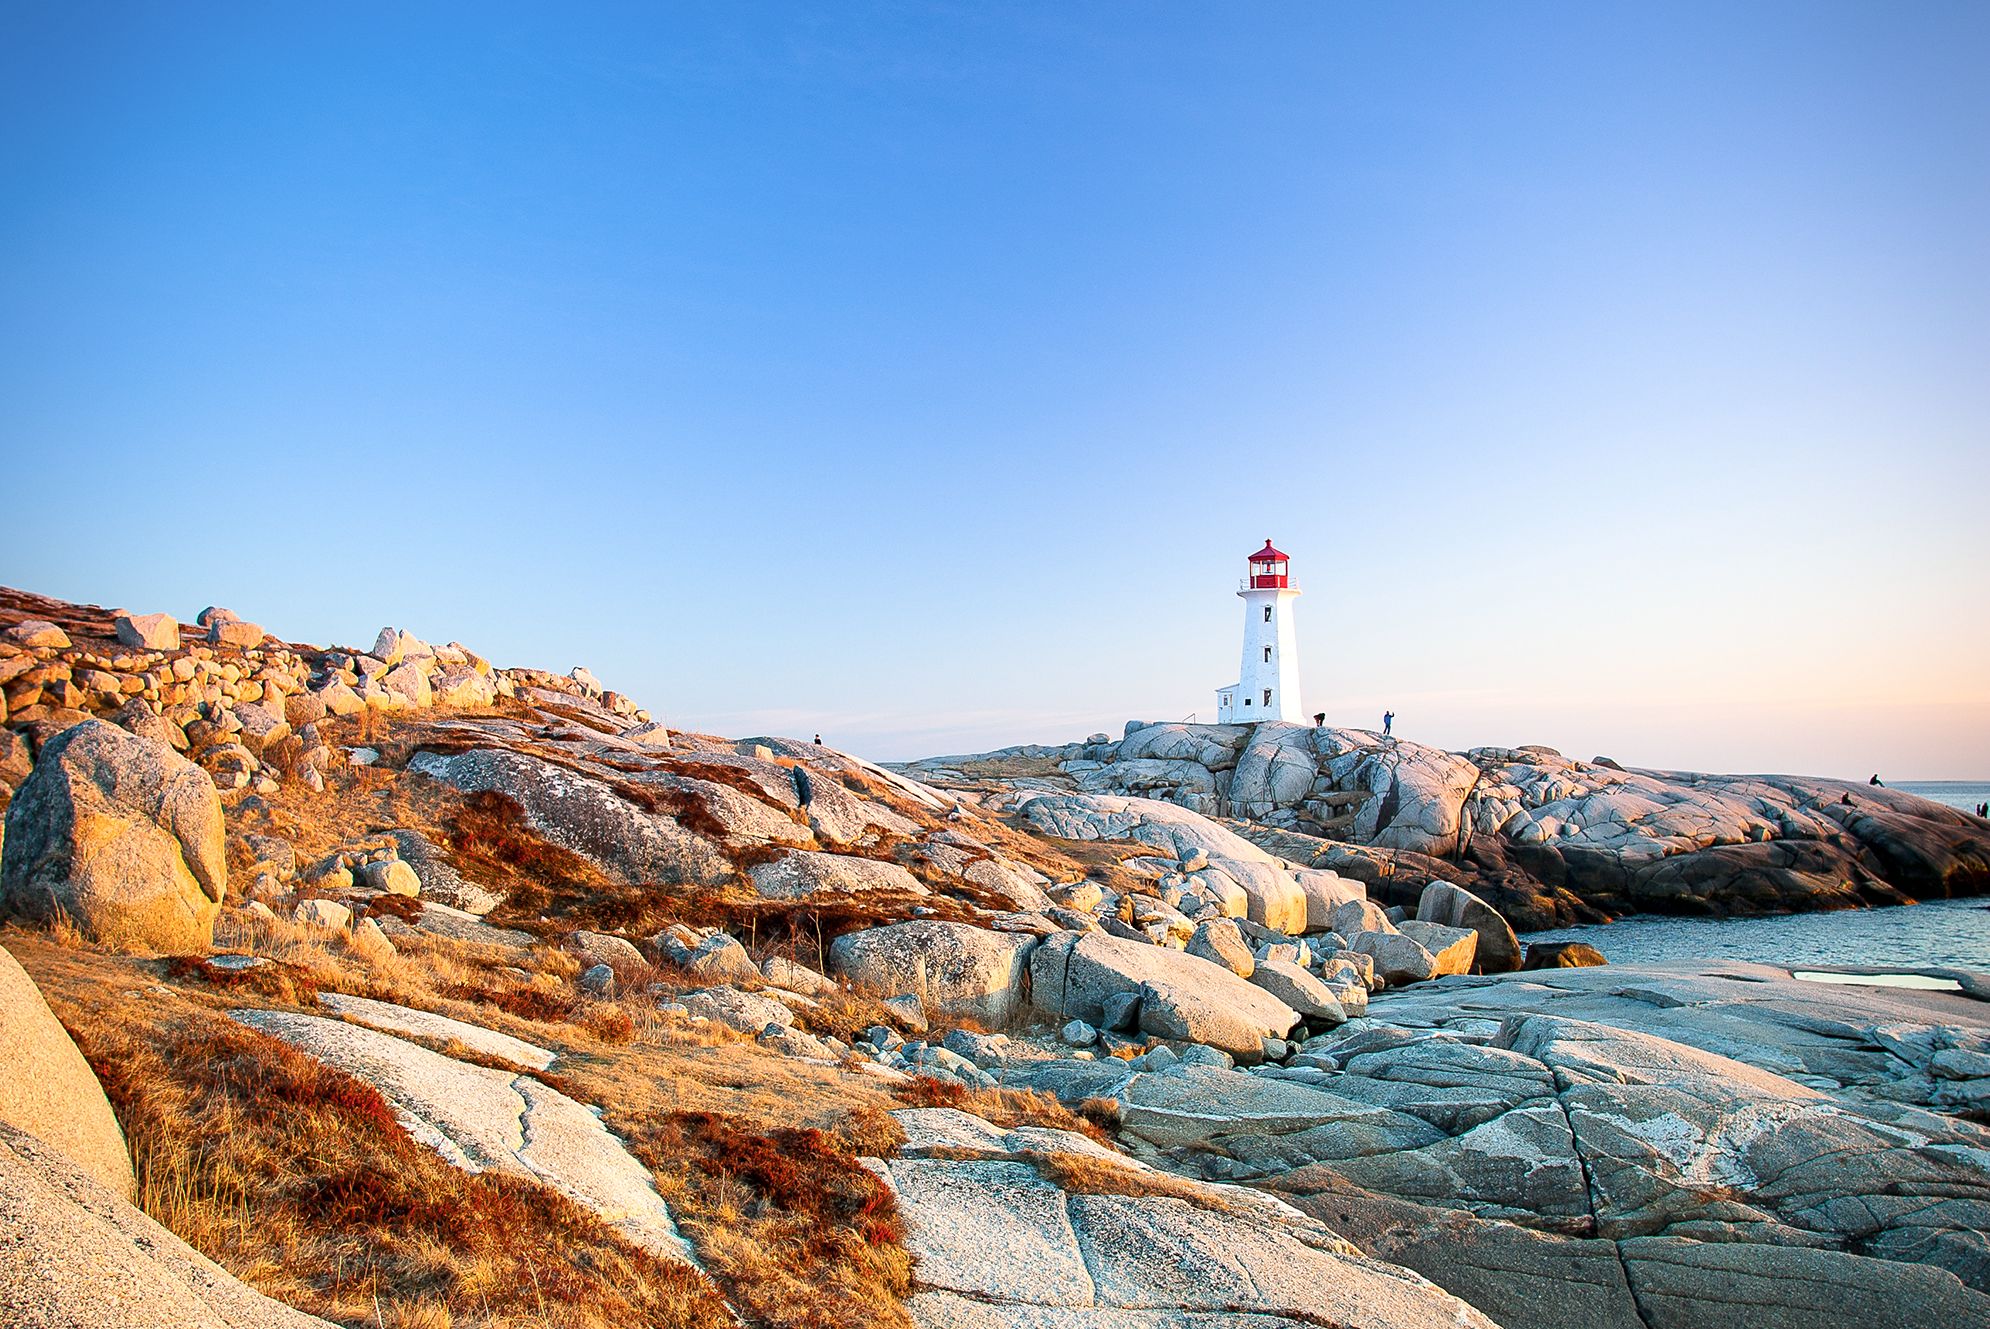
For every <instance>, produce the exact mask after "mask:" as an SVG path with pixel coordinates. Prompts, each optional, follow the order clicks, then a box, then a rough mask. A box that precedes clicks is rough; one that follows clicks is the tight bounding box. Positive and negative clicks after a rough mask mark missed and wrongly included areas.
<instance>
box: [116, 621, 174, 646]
mask: <svg viewBox="0 0 1990 1329" xmlns="http://www.w3.org/2000/svg"><path fill="white" fill-rule="evenodd" d="M113 626H115V627H116V629H117V639H118V643H119V644H120V645H123V646H133V647H136V648H138V649H139V650H143V651H177V650H178V649H180V623H179V620H178V619H176V618H174V617H173V616H172V615H171V614H119V615H118V616H117V619H116V620H115V622H114V624H113Z"/></svg>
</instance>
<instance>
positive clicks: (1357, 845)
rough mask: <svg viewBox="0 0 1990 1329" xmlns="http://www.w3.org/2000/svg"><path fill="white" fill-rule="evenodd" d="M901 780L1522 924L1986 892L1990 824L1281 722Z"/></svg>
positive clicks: (1870, 799) (940, 770)
mask: <svg viewBox="0 0 1990 1329" xmlns="http://www.w3.org/2000/svg"><path fill="white" fill-rule="evenodd" d="M905 769H906V770H907V771H908V772H910V773H912V774H915V775H919V776H921V777H922V778H929V779H931V780H933V781H934V782H936V783H938V784H941V785H946V784H950V783H951V784H967V785H976V784H980V785H987V784H989V783H997V784H1000V783H1013V785H1014V786H1015V787H1016V788H1017V789H1018V790H1022V791H1025V792H1026V793H1036V792H1040V791H1043V790H1046V789H1048V790H1051V791H1052V792H1053V793H1055V792H1060V791H1064V790H1068V791H1072V792H1076V793H1082V794H1087V795H1138V796H1140V797H1143V798H1149V799H1160V800H1166V801H1168V802H1171V803H1174V804H1177V805H1179V806H1181V807H1184V808H1187V809H1190V810H1192V811H1195V812H1199V813H1203V814H1205V815H1209V816H1228V817H1235V818H1242V819H1245V820H1246V821H1248V822H1249V823H1252V824H1254V825H1257V826H1262V827H1265V828H1268V829H1272V830H1280V831H1286V832H1293V833H1303V834H1304V835H1305V836H1306V837H1309V838H1310V840H1311V843H1312V844H1313V845H1314V846H1315V848H1314V849H1313V851H1312V852H1311V853H1309V854H1306V855H1304V856H1302V855H1301V854H1300V853H1298V852H1297V851H1296V847H1294V846H1288V847H1287V848H1285V849H1281V850H1280V851H1279V852H1280V853H1281V856H1283V857H1286V858H1289V859H1293V860H1295V861H1298V862H1300V863H1301V864H1302V865H1303V866H1308V867H1316V866H1317V867H1331V868H1334V869H1336V870H1338V871H1340V872H1342V873H1343V874H1344V875H1351V876H1358V877H1360V878H1361V879H1362V880H1364V881H1367V882H1369V883H1370V884H1371V886H1375V885H1378V884H1386V885H1387V887H1388V891H1387V892H1386V893H1387V894H1389V896H1390V900H1389V902H1390V903H1402V904H1405V905H1411V906H1414V904H1415V902H1416V893H1417V892H1418V891H1420V890H1421V889H1422V887H1423V886H1424V885H1425V884H1426V883H1427V882H1429V881H1432V880H1443V881H1449V882H1452V883H1453V884H1457V885H1460V886H1463V887H1465V888H1466V889H1467V890H1469V891H1471V892H1472V893H1473V894H1475V895H1477V896H1479V897H1480V898H1481V899H1483V900H1485V901H1486V902H1487V903H1488V904H1489V905H1491V906H1493V907H1495V908H1497V909H1498V910H1499V911H1500V912H1501V913H1502V914H1504V915H1505V916H1506V917H1507V918H1508V919H1510V920H1512V921H1513V922H1514V923H1515V924H1516V925H1517V926H1519V927H1521V928H1522V929H1526V930H1531V929H1535V928H1544V927H1552V926H1555V925H1557V924H1558V923H1561V924H1565V923H1571V922H1581V921H1596V920H1598V919H1600V918H1602V917H1606V916H1614V915H1618V914H1624V913H1631V912H1637V911H1655V912H1672V913H1700V914H1739V913H1764V912H1788V911H1791V910H1803V909H1838V908H1849V907H1854V906H1858V905H1863V904H1876V903H1901V902H1903V901H1906V900H1911V899H1931V898H1941V897H1946V896H1951V895H1960V894H1975V893H1980V892H1983V891H1986V890H1990V824H1986V823H1984V822H1983V821H1982V820H1981V819H1977V818H1971V817H1969V816H1967V815H1965V814H1963V813H1961V812H1958V811H1956V810H1954V809H1951V808H1946V807H1943V806H1941V805H1939V804H1935V803H1931V802H1929V801H1928V800H1926V799H1921V798H1917V797H1915V796H1913V795H1911V794H1905V793H1901V792H1899V791H1896V790H1892V789H1885V788H1878V787H1874V786H1871V785H1867V784H1863V783H1851V782H1846V781H1840V780H1830V779H1822V778H1814V777H1806V776H1785V775H1707V774H1698V773H1692V772H1682V771H1658V770H1635V769H1626V768H1625V767H1622V766H1620V765H1618V764H1616V763H1614V762H1607V761H1603V760H1600V759H1599V760H1598V761H1594V762H1581V761H1573V760H1570V759H1569V758H1566V757H1563V756H1562V755H1561V754H1560V753H1557V752H1555V751H1554V750H1553V749H1550V748H1542V747H1523V748H1475V749H1472V750H1471V751H1469V752H1463V753H1451V752H1443V751H1439V750H1438V749H1435V748H1430V747H1426V746H1423V745H1421V744H1417V743H1413V742H1410V741H1408V740H1405V739H1398V738H1382V737H1380V736H1378V735H1375V734H1372V733H1367V732H1365V731H1361V730H1351V729H1335V728H1327V727H1321V728H1307V727H1304V726H1299V725H1292V724H1283V723H1268V724H1261V725H1257V726H1254V727H1251V726H1237V725H1180V724H1164V725H1143V724H1139V723H1137V722H1135V723H1132V724H1129V725H1128V727H1127V734H1126V736H1125V738H1123V739H1121V740H1119V741H1117V742H1112V741H1105V742H1087V743H1083V744H1070V745H1067V746H1065V747H1061V748H1044V747H1031V748H1016V749H1006V750H1004V751H1002V752H996V753H984V754H980V755H978V756H974V757H938V758H932V759H929V760H927V761H921V762H914V763H911V764H910V765H908V766H907V767H906V768H905ZM1018 772H1026V774H1021V775H1019V774H1018ZM1254 838H1256V837H1254ZM1498 949H1499V948H1498V947H1495V951H1496V952H1497V951H1498ZM1498 962H1499V957H1497V956H1496V957H1495V963H1498Z"/></svg>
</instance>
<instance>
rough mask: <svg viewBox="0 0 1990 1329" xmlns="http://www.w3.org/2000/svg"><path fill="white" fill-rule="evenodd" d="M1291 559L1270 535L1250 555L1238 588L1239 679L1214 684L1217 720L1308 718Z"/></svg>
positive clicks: (1254, 721)
mask: <svg viewBox="0 0 1990 1329" xmlns="http://www.w3.org/2000/svg"><path fill="white" fill-rule="evenodd" d="M1290 562H1291V560H1290V559H1289V558H1288V557H1287V556H1286V555H1285V554H1283V553H1281V552H1280V551H1279V550H1277V549H1275V548H1273V547H1272V543H1271V541H1269V540H1266V541H1265V542H1264V548H1263V549H1260V550H1258V552H1257V553H1255V554H1252V555H1251V557H1250V575H1249V576H1247V577H1245V578H1244V582H1243V584H1242V585H1241V586H1239V587H1238V588H1237V594H1238V596H1239V597H1240V598H1241V599H1242V600H1243V602H1244V661H1243V667H1242V668H1241V669H1240V670H1239V671H1238V674H1237V681H1236V682H1235V683H1232V684H1231V685H1230V686H1229V687H1227V688H1218V689H1217V690H1216V722H1217V723H1218V724H1257V723H1259V722H1260V721H1263V720H1291V721H1293V722H1294V723H1303V722H1304V721H1305V718H1306V710H1305V707H1304V706H1303V705H1301V703H1300V699H1299V637H1298V634H1297V633H1296V632H1295V631H1294V630H1293V627H1292V602H1293V601H1294V600H1296V599H1298V598H1299V592H1298V590H1297V588H1295V587H1294V586H1293V585H1292V578H1291V575H1290V573H1289V570H1288V569H1289V566H1290Z"/></svg>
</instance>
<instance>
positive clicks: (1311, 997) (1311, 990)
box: [1251, 960, 1347, 1029]
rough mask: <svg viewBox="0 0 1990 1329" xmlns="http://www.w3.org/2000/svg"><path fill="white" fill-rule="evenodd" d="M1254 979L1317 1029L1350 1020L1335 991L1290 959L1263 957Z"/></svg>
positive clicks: (1253, 974) (1252, 976) (1252, 979)
mask: <svg viewBox="0 0 1990 1329" xmlns="http://www.w3.org/2000/svg"><path fill="white" fill-rule="evenodd" d="M1251 982H1252V983H1254V984H1256V985H1257V986H1258V987H1261V988H1263V989H1264V990H1265V991H1266V992H1269V993H1271V995H1272V996H1274V997H1277V998H1278V999H1279V1000H1280V1001H1282V1002H1284V1003H1285V1004H1286V1005H1287V1006H1290V1007H1291V1008H1292V1009H1293V1010H1295V1011H1298V1012H1299V1013H1300V1014H1301V1015H1303V1016H1305V1017H1306V1023H1307V1024H1309V1025H1312V1026H1314V1027H1315V1028H1321V1027H1324V1028H1329V1029H1331V1028H1332V1027H1333V1026H1335V1025H1337V1024H1340V1023H1341V1022H1342V1021H1344V1020H1346V1019H1347V1011H1346V1010H1345V1009H1343V1008H1342V1006H1341V1004H1340V999H1339V998H1338V997H1336V996H1335V995H1334V990H1333V989H1332V988H1330V987H1328V986H1327V985H1326V984H1325V983H1323V982H1321V981H1320V980H1319V979H1318V978H1316V977H1314V976H1313V975H1312V974H1311V973H1308V972H1307V971H1306V970H1304V969H1301V968H1300V967H1299V966H1298V965H1296V964H1294V963H1292V961H1290V960H1260V961H1258V964H1257V968H1256V969H1255V970H1253V971H1252V973H1251Z"/></svg>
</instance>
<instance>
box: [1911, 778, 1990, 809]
mask: <svg viewBox="0 0 1990 1329" xmlns="http://www.w3.org/2000/svg"><path fill="white" fill-rule="evenodd" d="M1889 787H1890V788H1893V789H1900V790H1904V791H1905V792H1907V793H1910V794H1919V795H1920V796H1921V797H1923V798H1931V799H1933V800H1934V801H1935V802H1937V803H1946V804H1948V805H1949V806H1950V807H1952V808H1961V809H1962V810H1963V811H1964V812H1974V811H1976V805H1977V804H1978V803H1990V780H1902V781H1901V782H1900V783H1899V784H1896V785H1891V786H1889Z"/></svg>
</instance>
